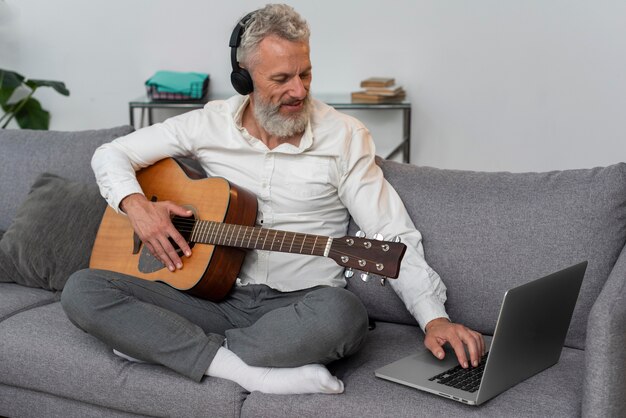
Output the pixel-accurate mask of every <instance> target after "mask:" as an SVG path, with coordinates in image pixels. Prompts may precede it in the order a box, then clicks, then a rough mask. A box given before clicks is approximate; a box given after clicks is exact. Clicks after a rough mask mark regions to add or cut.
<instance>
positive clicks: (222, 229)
mask: <svg viewBox="0 0 626 418" xmlns="http://www.w3.org/2000/svg"><path fill="white" fill-rule="evenodd" d="M179 222H189V223H193V228H192V229H191V235H190V240H191V241H192V242H197V243H202V244H214V245H225V246H228V247H238V248H248V249H255V250H266V251H277V252H284V253H297V254H306V255H315V256H328V251H329V249H330V246H331V243H332V238H329V237H325V236H321V235H312V234H303V233H298V232H288V231H280V230H276V229H267V228H259V227H255V226H244V225H234V224H226V223H221V222H213V221H202V220H191V219H187V220H184V218H183V220H180V221H179Z"/></svg>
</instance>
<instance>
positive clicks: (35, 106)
mask: <svg viewBox="0 0 626 418" xmlns="http://www.w3.org/2000/svg"><path fill="white" fill-rule="evenodd" d="M15 119H16V120H17V124H18V125H19V126H20V128H22V129H40V130H47V129H48V127H49V126H50V112H47V111H45V110H44V109H42V107H41V103H39V101H38V100H37V99H33V98H32V97H31V98H30V99H28V100H27V101H26V104H25V105H24V107H22V109H21V110H20V111H19V112H17V114H16V115H15Z"/></svg>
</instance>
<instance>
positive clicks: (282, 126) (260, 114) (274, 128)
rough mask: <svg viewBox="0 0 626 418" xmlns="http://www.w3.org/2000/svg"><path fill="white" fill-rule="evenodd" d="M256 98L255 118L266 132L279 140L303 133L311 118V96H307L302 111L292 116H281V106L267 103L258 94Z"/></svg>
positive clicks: (254, 94) (255, 94)
mask: <svg viewBox="0 0 626 418" xmlns="http://www.w3.org/2000/svg"><path fill="white" fill-rule="evenodd" d="M252 94H253V96H254V109H253V111H254V117H255V118H256V120H257V122H258V123H259V125H261V127H262V128H263V129H265V131H266V132H267V133H268V134H270V135H273V136H277V137H278V138H289V137H292V136H294V135H297V134H300V133H303V132H304V130H305V128H306V125H307V123H308V122H309V118H310V116H311V108H312V103H311V96H310V95H309V94H307V96H306V97H305V99H304V101H303V107H302V110H301V111H300V112H299V113H298V114H295V115H292V116H283V115H281V114H280V105H274V104H272V103H269V102H266V101H264V100H263V98H262V97H261V96H260V95H258V94H257V93H256V92H253V93H252Z"/></svg>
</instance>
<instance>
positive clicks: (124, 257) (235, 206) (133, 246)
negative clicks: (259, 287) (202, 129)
mask: <svg viewBox="0 0 626 418" xmlns="http://www.w3.org/2000/svg"><path fill="white" fill-rule="evenodd" d="M190 175H191V173H188V172H186V171H184V169H183V168H182V167H181V166H179V165H178V163H177V162H176V161H175V160H173V159H171V158H168V159H164V160H161V161H159V162H157V163H156V164H154V165H152V166H149V167H147V168H144V169H142V170H140V171H139V172H137V180H138V181H139V184H140V185H141V188H142V190H143V191H144V194H145V195H146V197H147V198H148V199H152V200H155V199H156V200H157V201H166V200H169V201H172V202H174V203H176V204H178V205H181V206H185V207H188V208H189V209H191V210H192V211H193V212H194V216H195V218H196V219H204V220H210V221H215V222H223V223H229V224H231V223H232V224H238V225H249V226H252V225H254V223H255V221H256V214H257V200H256V197H255V196H254V195H253V194H252V193H250V192H248V191H247V190H245V189H242V188H238V187H237V186H235V185H233V184H231V183H229V182H228V181H227V180H225V179H222V178H202V179H192V178H191V177H190ZM134 237H135V234H134V231H133V228H132V227H131V225H130V222H129V221H128V218H127V217H126V215H123V214H118V213H116V212H115V211H114V210H113V209H112V208H110V207H108V208H107V209H106V211H105V214H104V216H103V218H102V223H101V225H100V229H99V230H98V235H97V236H96V241H95V243H94V247H93V251H92V255H91V260H90V263H89V267H90V268H93V269H103V270H112V271H116V272H119V273H123V274H127V275H130V276H135V277H139V278H141V279H145V280H151V281H160V282H164V283H167V284H168V285H170V286H172V287H174V288H176V289H179V290H183V291H186V292H189V293H191V294H193V295H195V296H199V297H202V298H204V299H209V300H213V301H219V300H221V299H223V298H224V297H225V296H226V295H227V294H228V293H229V291H230V289H231V288H232V286H233V285H234V283H235V280H236V279H237V275H238V274H239V270H240V268H241V264H242V263H243V259H244V257H245V254H246V251H245V250H242V249H239V248H234V247H227V246H216V245H204V244H203V245H195V246H193V248H192V253H193V254H192V256H191V257H190V258H186V257H184V256H183V257H181V258H182V260H183V268H182V269H181V270H177V271H175V272H170V271H169V270H168V269H167V268H166V267H165V266H163V265H162V264H161V263H160V262H158V261H157V260H155V259H154V258H153V257H152V259H151V260H150V257H151V255H150V254H149V253H148V251H147V248H145V247H144V246H143V245H141V248H138V247H139V246H138V244H139V243H138V242H137V239H135V238H134ZM137 250H139V251H137ZM146 260H147V262H148V264H149V265H152V268H146V267H145V265H146ZM157 264H158V265H157ZM142 265H143V267H142ZM153 270H154V271H153Z"/></svg>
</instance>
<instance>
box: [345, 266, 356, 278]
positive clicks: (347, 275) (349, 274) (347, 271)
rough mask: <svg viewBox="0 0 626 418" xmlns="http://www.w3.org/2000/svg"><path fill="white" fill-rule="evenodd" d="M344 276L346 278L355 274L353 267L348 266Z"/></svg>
mask: <svg viewBox="0 0 626 418" xmlns="http://www.w3.org/2000/svg"><path fill="white" fill-rule="evenodd" d="M343 276H344V277H345V278H346V279H349V278H350V277H352V276H354V270H352V267H348V268H347V269H346V270H345V271H344V272H343Z"/></svg>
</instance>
